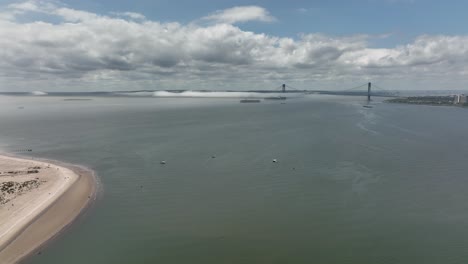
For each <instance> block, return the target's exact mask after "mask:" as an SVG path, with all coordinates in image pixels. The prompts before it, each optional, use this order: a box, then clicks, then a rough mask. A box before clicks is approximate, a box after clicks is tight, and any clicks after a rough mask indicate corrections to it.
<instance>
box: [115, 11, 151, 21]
mask: <svg viewBox="0 0 468 264" xmlns="http://www.w3.org/2000/svg"><path fill="white" fill-rule="evenodd" d="M111 14H113V15H116V16H121V17H128V18H131V19H135V20H143V19H146V17H145V16H144V15H142V14H140V13H135V12H112V13H111Z"/></svg>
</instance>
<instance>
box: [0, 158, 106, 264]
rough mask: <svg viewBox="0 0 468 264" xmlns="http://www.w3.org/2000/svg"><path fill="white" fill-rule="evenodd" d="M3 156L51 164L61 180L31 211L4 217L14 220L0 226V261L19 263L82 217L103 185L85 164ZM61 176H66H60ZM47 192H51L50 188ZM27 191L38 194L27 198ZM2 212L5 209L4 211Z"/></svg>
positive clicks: (24, 163)
mask: <svg viewBox="0 0 468 264" xmlns="http://www.w3.org/2000/svg"><path fill="white" fill-rule="evenodd" d="M0 159H1V160H3V161H5V160H10V161H11V162H17V163H22V164H23V165H26V164H36V165H37V164H42V165H43V166H45V165H48V166H52V167H51V168H52V169H54V170H53V171H51V172H52V173H55V174H57V175H59V176H57V177H56V178H57V179H56V182H59V181H61V182H60V183H61V185H60V186H59V188H55V189H53V190H54V191H56V192H55V193H54V194H53V195H52V196H50V197H51V198H47V199H43V200H42V203H40V204H39V205H38V206H37V207H35V208H34V210H33V211H32V212H30V213H28V214H26V215H24V213H23V215H21V213H22V212H20V213H19V216H17V215H14V216H13V217H12V218H11V219H5V221H8V220H11V222H12V223H14V224H13V226H10V227H9V228H8V229H7V230H6V231H5V232H2V230H1V229H0V235H1V236H0V260H1V261H0V262H1V263H18V262H20V261H23V260H24V259H27V258H30V257H31V256H32V255H34V254H35V253H37V252H40V250H41V249H42V248H44V247H45V246H47V244H48V243H50V242H52V241H53V240H54V239H56V238H57V237H58V236H60V234H62V232H64V231H66V229H67V228H69V227H70V226H71V225H72V224H73V223H74V222H75V221H77V220H79V219H80V216H82V215H83V214H84V213H85V212H86V211H87V210H86V209H88V208H90V207H91V206H92V204H93V203H94V201H95V200H96V198H97V194H98V190H99V187H100V186H99V182H98V181H97V178H96V175H95V173H94V171H92V170H90V169H88V168H86V167H83V166H79V165H73V164H67V163H63V162H60V161H56V160H45V159H38V158H34V157H23V156H17V155H11V154H8V153H1V154H0ZM47 168H49V167H47ZM49 174H50V173H49ZM64 176H67V177H64ZM58 177H62V178H63V177H64V179H66V180H64V179H61V180H59V179H58ZM36 179H39V178H36ZM56 182H52V183H56ZM52 183H51V184H52ZM54 187H55V186H54ZM49 191H50V190H49ZM43 192H44V190H42V193H40V194H41V195H42V196H44V193H43ZM48 194H49V195H51V193H50V192H49V193H48ZM28 195H29V196H32V197H29V199H34V198H35V197H34V196H33V195H34V194H29V193H28V194H25V195H24V197H26V198H28V197H27V196H28ZM24 197H23V196H22V197H20V198H19V199H23V198H24ZM12 206H13V203H12ZM1 207H2V205H0V210H1V209H3V210H5V209H6V208H7V207H6V206H5V207H4V208H1ZM39 209H40V210H39ZM7 210H9V209H7ZM36 211H37V212H36ZM3 212H4V213H5V211H3ZM20 217H21V218H20ZM14 218H16V219H17V218H20V219H19V222H20V223H19V224H18V222H16V221H14V220H16V219H14ZM0 227H1V226H0ZM3 236H6V237H7V239H3V241H2V240H1V239H2V237H3ZM8 237H9V238H8Z"/></svg>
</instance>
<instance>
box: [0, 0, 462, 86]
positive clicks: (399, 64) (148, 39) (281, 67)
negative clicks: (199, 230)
mask: <svg viewBox="0 0 468 264" xmlns="http://www.w3.org/2000/svg"><path fill="white" fill-rule="evenodd" d="M255 10H257V9H255V8H254V11H255ZM262 10H263V11H262ZM30 13H41V14H42V15H45V16H51V17H53V18H54V19H51V20H49V21H47V20H45V19H42V20H33V21H28V20H26V21H27V22H25V20H24V19H20V18H24V16H27V15H28V14H30ZM240 13H242V12H240V11H238V8H233V9H228V10H225V11H218V12H216V13H215V14H213V15H211V16H212V18H210V19H212V20H213V21H217V22H219V23H214V24H210V25H205V26H201V25H197V24H180V23H161V22H158V21H151V20H149V19H147V18H145V17H144V16H143V15H141V14H137V13H128V12H126V13H125V12H124V13H112V14H109V15H102V14H96V13H92V12H88V11H83V10H76V9H73V8H70V7H65V6H63V5H61V4H60V3H57V2H49V1H28V2H23V3H17V4H12V5H9V6H8V7H5V8H3V9H2V11H0V83H2V86H3V87H5V89H9V90H13V89H41V90H50V89H57V90H64V89H66V87H69V88H68V89H75V90H76V89H85V88H88V89H99V90H105V89H108V90H132V89H170V88H173V89H261V88H272V87H276V86H277V85H278V84H281V83H283V82H289V83H294V84H297V85H296V86H300V87H301V88H316V89H320V88H328V87H326V86H327V85H332V84H333V85H335V84H343V83H345V84H346V83H352V82H361V81H362V80H367V79H377V80H388V81H389V82H391V81H393V80H400V81H401V80H408V81H409V80H410V79H415V78H416V79H418V78H419V79H424V80H428V82H427V83H429V84H431V83H432V84H434V80H436V81H438V82H439V85H442V84H443V83H441V80H465V79H467V78H466V77H467V76H468V75H467V74H468V63H467V62H468V36H443V35H440V36H430V35H424V36H420V37H418V38H416V39H415V40H414V41H413V42H412V43H409V44H407V45H400V46H396V47H394V48H374V47H371V46H370V44H369V39H370V38H372V36H368V35H353V36H340V37H338V36H328V35H325V34H315V33H313V34H302V35H299V36H297V37H296V38H286V37H276V36H271V35H266V34H262V33H255V32H250V31H244V30H242V29H241V28H239V27H237V26H235V25H233V23H235V22H242V21H248V20H254V19H256V20H262V19H263V20H265V21H271V20H272V18H271V16H270V15H269V14H268V12H266V10H264V9H260V12H258V10H257V11H255V12H247V13H248V14H244V15H239V16H238V15H236V14H240ZM41 17H43V16H41ZM215 17H216V18H215ZM57 19H58V22H57ZM50 21H54V22H53V23H52V22H50ZM444 84H445V83H444ZM310 85H316V86H315V87H310ZM419 85H420V86H423V85H426V84H419ZM437 88H440V87H437Z"/></svg>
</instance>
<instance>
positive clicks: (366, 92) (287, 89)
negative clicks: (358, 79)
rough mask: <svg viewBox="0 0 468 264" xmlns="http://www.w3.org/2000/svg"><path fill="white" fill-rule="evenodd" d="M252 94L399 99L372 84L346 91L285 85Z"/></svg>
mask: <svg viewBox="0 0 468 264" xmlns="http://www.w3.org/2000/svg"><path fill="white" fill-rule="evenodd" d="M252 92H260V93H304V94H329V95H349V96H366V97H367V99H368V100H369V101H370V100H371V98H372V97H373V96H376V97H397V96H398V93H397V92H394V91H390V90H387V89H384V88H382V87H380V86H379V85H376V84H374V83H371V82H367V83H363V84H360V85H355V86H352V87H349V88H345V89H336V90H308V89H298V88H295V87H292V86H290V85H286V84H283V85H281V86H278V87H275V88H274V89H272V90H268V91H265V90H255V91H252Z"/></svg>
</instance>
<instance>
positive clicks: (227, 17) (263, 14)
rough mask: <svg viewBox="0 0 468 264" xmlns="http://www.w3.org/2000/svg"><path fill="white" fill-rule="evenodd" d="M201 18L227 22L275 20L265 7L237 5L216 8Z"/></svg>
mask: <svg viewBox="0 0 468 264" xmlns="http://www.w3.org/2000/svg"><path fill="white" fill-rule="evenodd" d="M203 19H205V20H210V21H214V22H217V23H227V24H235V23H242V22H248V21H261V22H273V21H275V20H276V19H275V18H274V17H273V16H271V15H270V13H269V12H268V11H267V10H266V9H265V8H263V7H260V6H237V7H233V8H228V9H224V10H218V11H216V12H215V13H213V14H211V15H209V16H206V17H204V18H203Z"/></svg>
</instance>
